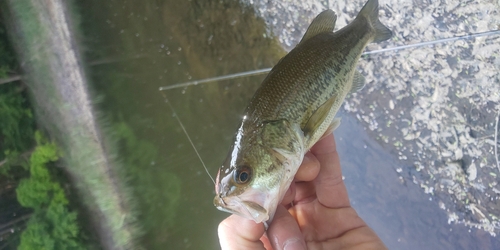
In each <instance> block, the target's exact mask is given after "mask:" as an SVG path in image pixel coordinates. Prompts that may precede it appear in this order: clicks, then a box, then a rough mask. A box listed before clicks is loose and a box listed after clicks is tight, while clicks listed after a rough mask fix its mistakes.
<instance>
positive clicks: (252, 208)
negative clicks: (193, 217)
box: [214, 195, 269, 223]
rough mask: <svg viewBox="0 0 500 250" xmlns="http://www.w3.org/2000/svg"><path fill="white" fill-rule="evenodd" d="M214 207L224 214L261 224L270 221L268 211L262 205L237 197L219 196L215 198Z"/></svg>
mask: <svg viewBox="0 0 500 250" xmlns="http://www.w3.org/2000/svg"><path fill="white" fill-rule="evenodd" d="M214 205H215V207H216V208H217V209H219V210H220V211H223V212H228V213H232V214H236V215H239V216H241V217H244V218H247V219H249V220H253V221H255V222H256V223H261V222H264V221H267V220H268V219H269V214H268V212H267V210H266V209H265V208H264V207H262V206H261V205H259V204H257V203H255V202H252V201H243V200H240V199H239V198H237V197H222V196H221V195H217V196H215V198H214Z"/></svg>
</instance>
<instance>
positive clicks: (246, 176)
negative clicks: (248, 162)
mask: <svg viewBox="0 0 500 250" xmlns="http://www.w3.org/2000/svg"><path fill="white" fill-rule="evenodd" d="M251 178H252V169H251V168H250V167H248V166H245V165H243V166H238V167H237V168H236V171H234V181H235V182H236V183H237V184H245V183H247V182H249V181H250V179H251Z"/></svg>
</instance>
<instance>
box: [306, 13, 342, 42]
mask: <svg viewBox="0 0 500 250" xmlns="http://www.w3.org/2000/svg"><path fill="white" fill-rule="evenodd" d="M336 21H337V15H336V14H335V12H333V10H325V11H323V12H321V13H319V15H318V16H316V18H314V20H313V21H312V22H311V25H309V28H307V31H306V33H305V34H304V37H302V40H300V43H299V44H301V43H303V42H305V41H307V40H308V39H309V38H311V37H313V36H316V35H317V34H320V33H323V32H332V31H333V28H335V22H336Z"/></svg>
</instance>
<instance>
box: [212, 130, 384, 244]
mask: <svg viewBox="0 0 500 250" xmlns="http://www.w3.org/2000/svg"><path fill="white" fill-rule="evenodd" d="M292 204H293V205H292ZM218 231H219V241H220V244H221V247H222V249H241V250H243V249H267V250H269V249H285V248H286V249H332V250H334V249H386V247H385V246H384V244H383V243H382V241H381V240H380V238H379V237H378V236H377V235H376V234H375V232H374V231H373V230H372V229H371V228H369V227H368V225H366V223H365V222H364V221H363V220H362V219H361V218H360V217H359V216H358V214H357V213H356V211H355V210H354V208H352V207H351V205H350V203H349V197H348V194H347V190H346V187H345V185H344V182H343V180H342V172H341V168H340V161H339V156H338V154H337V150H336V146H335V140H334V138H333V134H332V135H329V136H327V137H325V138H324V139H322V140H321V141H319V142H318V143H316V145H314V146H313V147H312V148H311V150H310V152H308V153H307V154H306V156H305V157H304V161H303V162H302V164H301V166H300V168H299V170H298V171H297V174H296V175H295V179H294V181H293V182H292V184H291V186H290V188H289V190H288V191H287V194H286V195H285V197H284V198H283V202H282V203H281V205H279V206H278V208H277V210H276V213H275V215H274V219H273V221H272V223H271V224H270V225H269V229H268V230H267V233H266V231H265V229H264V225H263V224H262V223H259V224H257V223H255V222H254V221H252V220H248V219H245V218H243V217H240V216H237V215H231V216H229V217H228V218H226V219H225V220H224V221H222V222H221V223H220V224H219V230H218Z"/></svg>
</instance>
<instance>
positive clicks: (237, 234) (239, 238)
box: [218, 214, 265, 250]
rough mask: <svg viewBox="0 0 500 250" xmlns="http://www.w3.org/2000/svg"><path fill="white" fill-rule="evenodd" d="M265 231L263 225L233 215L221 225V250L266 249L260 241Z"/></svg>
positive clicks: (219, 229)
mask: <svg viewBox="0 0 500 250" xmlns="http://www.w3.org/2000/svg"><path fill="white" fill-rule="evenodd" d="M264 232H265V229H264V225H263V224H262V223H260V224H257V223H255V222H254V221H252V220H248V219H245V218H243V217H241V216H238V215H234V214H233V215H231V216H229V217H227V218H226V219H225V220H223V221H222V222H221V223H220V224H219V228H218V233H219V242H220V245H221V249H223V250H224V249H238V250H244V249H265V248H264V244H263V243H262V242H261V241H260V238H261V237H262V235H264Z"/></svg>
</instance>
